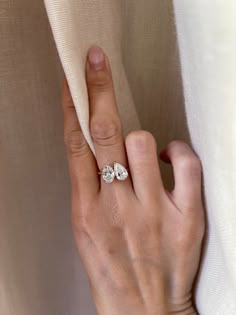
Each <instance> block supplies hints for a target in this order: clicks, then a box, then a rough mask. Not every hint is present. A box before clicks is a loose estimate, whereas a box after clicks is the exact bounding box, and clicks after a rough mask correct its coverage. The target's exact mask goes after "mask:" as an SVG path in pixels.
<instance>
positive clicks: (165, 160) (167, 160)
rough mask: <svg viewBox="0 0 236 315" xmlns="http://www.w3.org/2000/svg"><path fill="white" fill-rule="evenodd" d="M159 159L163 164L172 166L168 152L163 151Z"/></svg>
mask: <svg viewBox="0 0 236 315" xmlns="http://www.w3.org/2000/svg"><path fill="white" fill-rule="evenodd" d="M159 157H160V159H161V160H162V161H163V162H165V163H168V164H171V160H170V158H169V156H168V155H167V152H166V150H163V151H161V152H160V154H159Z"/></svg>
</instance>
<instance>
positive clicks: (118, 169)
mask: <svg viewBox="0 0 236 315" xmlns="http://www.w3.org/2000/svg"><path fill="white" fill-rule="evenodd" d="M114 171H115V176H116V178H117V179H118V180H125V179H126V178H127V177H128V175H129V174H128V171H127V169H126V168H125V167H124V166H122V165H121V164H119V163H114Z"/></svg>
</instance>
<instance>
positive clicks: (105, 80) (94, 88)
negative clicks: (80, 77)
mask: <svg viewBox="0 0 236 315" xmlns="http://www.w3.org/2000/svg"><path fill="white" fill-rule="evenodd" d="M87 82H88V86H89V88H90V92H92V93H95V94H96V93H103V92H106V91H108V90H110V89H111V88H112V80H111V77H110V75H109V73H108V72H96V73H93V75H91V76H89V78H88V79H87Z"/></svg>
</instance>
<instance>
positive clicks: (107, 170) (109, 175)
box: [102, 165, 115, 184]
mask: <svg viewBox="0 0 236 315" xmlns="http://www.w3.org/2000/svg"><path fill="white" fill-rule="evenodd" d="M102 178H103V179H104V180H105V182H106V183H109V184H110V183H112V182H113V180H114V178H115V172H114V170H113V168H112V167H111V166H109V165H106V166H105V167H104V168H103V170H102Z"/></svg>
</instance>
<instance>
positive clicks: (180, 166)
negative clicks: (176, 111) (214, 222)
mask: <svg viewBox="0 0 236 315" xmlns="http://www.w3.org/2000/svg"><path fill="white" fill-rule="evenodd" d="M86 79H87V87H88V94H89V104H90V131H91V135H92V138H93V141H94V146H95V151H96V159H95V158H94V156H93V154H92V152H91V150H90V148H89V146H88V144H87V143H86V141H85V138H84V136H83V134H82V131H81V128H80V125H79V122H78V120H77V116H76V112H75V109H74V104H73V101H72V98H71V96H70V92H69V88H68V85H67V84H66V82H65V84H64V87H63V111H64V123H65V124H64V134H65V144H66V148H67V155H68V161H69V170H70V176H71V185H72V222H73V228H74V234H75V239H76V243H77V246H78V250H79V253H80V256H81V259H82V261H83V264H84V267H85V269H86V271H87V274H88V277H89V281H90V286H91V290H92V293H93V298H94V301H95V304H96V307H97V310H98V313H99V314H100V315H121V314H122V315H126V314H127V315H154V314H155V315H156V314H174V313H178V314H186V315H189V314H194V313H195V311H194V308H193V303H192V289H193V282H194V279H195V276H196V273H197V270H198V266H199V260H200V252H201V244H202V239H203V235H204V210H203V205H202V199H201V164H200V161H199V159H198V157H197V156H196V155H195V154H194V153H193V151H192V150H191V149H190V147H189V146H188V145H187V144H185V143H183V142H180V141H174V142H171V143H170V144H169V145H168V146H167V148H166V150H165V151H163V152H162V154H161V156H162V158H163V159H164V160H166V161H171V163H172V166H173V169H174V178H175V188H174V190H173V191H172V192H168V191H166V190H165V188H164V187H163V183H162V179H161V175H160V170H159V164H158V159H157V150H156V143H155V140H154V138H153V136H152V135H151V134H150V133H148V132H147V131H134V132H132V133H130V134H129V135H128V136H127V138H126V139H125V141H124V139H123V135H122V127H121V122H120V118H119V114H118V110H117V107H116V101H115V95H114V89H113V83H112V74H111V69H110V66H109V62H108V59H107V57H106V56H105V55H104V54H103V53H102V51H101V49H99V48H98V47H93V48H91V49H90V51H89V54H88V60H87V63H86ZM114 161H116V162H118V163H121V164H122V165H125V166H127V167H128V166H129V175H130V176H129V177H128V178H127V179H126V180H125V181H118V180H114V181H113V182H112V183H111V184H108V183H106V182H105V181H104V180H103V179H102V178H101V177H100V176H99V175H98V171H99V170H102V169H103V167H104V166H105V165H111V166H112V165H113V163H114Z"/></svg>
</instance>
